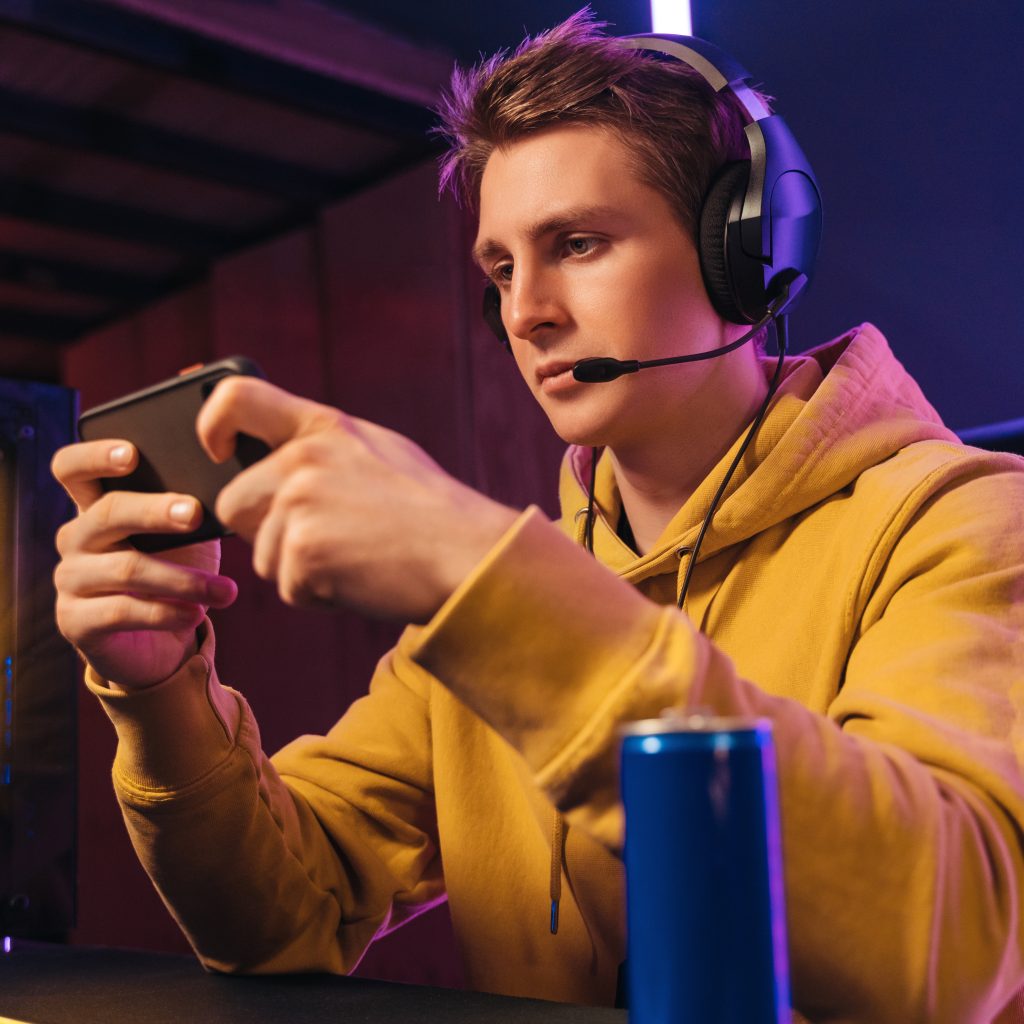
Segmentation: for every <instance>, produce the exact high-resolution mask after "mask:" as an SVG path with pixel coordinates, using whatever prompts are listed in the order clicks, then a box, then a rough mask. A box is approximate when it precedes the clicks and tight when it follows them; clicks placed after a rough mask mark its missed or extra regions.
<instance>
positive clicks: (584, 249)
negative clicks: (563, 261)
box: [565, 238, 595, 256]
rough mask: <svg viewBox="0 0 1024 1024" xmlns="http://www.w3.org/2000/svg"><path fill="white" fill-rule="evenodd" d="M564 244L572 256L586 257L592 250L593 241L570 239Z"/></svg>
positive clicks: (589, 239) (590, 239) (591, 239)
mask: <svg viewBox="0 0 1024 1024" xmlns="http://www.w3.org/2000/svg"><path fill="white" fill-rule="evenodd" d="M565 244H566V247H567V248H568V249H569V251H570V252H571V253H572V254H573V255H574V256H586V255H587V253H589V252H591V251H592V250H593V248H594V244H595V240H594V239H593V238H570V239H568V240H567V241H566V243H565Z"/></svg>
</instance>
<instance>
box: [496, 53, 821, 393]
mask: <svg viewBox="0 0 1024 1024" xmlns="http://www.w3.org/2000/svg"><path fill="white" fill-rule="evenodd" d="M616 41H617V42H618V43H619V44H620V45H621V46H624V47H626V48H628V49H634V50H650V51H652V52H654V53H656V54H660V55H663V56H665V57H670V58H673V59H675V60H679V61H682V63H684V64H686V65H688V66H689V67H691V68H693V70H694V71H696V72H697V74H699V75H700V76H701V77H702V78H703V79H704V80H705V81H706V82H707V83H708V84H709V85H710V86H711V87H712V88H713V89H714V90H715V92H721V91H722V90H723V89H729V90H730V91H731V92H732V94H733V96H735V97H736V99H737V101H738V102H739V105H740V107H741V109H742V110H743V111H744V112H745V113H746V115H747V117H748V118H749V121H748V123H747V125H746V126H745V128H744V133H745V134H746V137H747V143H748V145H749V147H750V159H749V160H740V161H736V162H733V163H728V164H726V165H725V166H724V167H722V169H721V170H720V171H719V172H718V174H717V176H716V177H715V179H714V180H713V182H712V184H711V187H710V189H709V190H708V194H707V196H706V197H705V199H704V203H703V206H702V208H701V214H700V230H699V233H698V250H699V255H700V267H701V274H702V276H703V278H704V286H705V288H706V289H707V293H708V296H709V298H710V299H711V303H712V305H713V306H714V308H715V310H716V311H717V312H718V313H719V315H720V316H722V317H723V318H724V319H725V320H728V321H729V322H730V323H735V324H753V325H755V330H753V331H751V332H749V334H747V335H744V337H743V338H742V339H740V341H739V342H737V343H735V344H736V345H738V344H740V343H742V342H744V341H747V340H749V338H750V337H752V336H753V335H754V334H756V333H758V331H759V330H760V329H761V327H763V326H764V325H765V324H767V323H768V322H769V321H770V320H774V319H775V318H776V317H778V316H780V315H782V314H783V313H788V312H789V311H790V310H792V309H793V308H794V306H795V305H796V301H797V299H798V297H799V295H800V294H801V293H802V291H803V290H804V288H805V287H806V285H807V283H808V281H809V280H810V278H811V275H812V272H813V270H814V263H815V259H816V257H817V254H818V243H819V240H820V237H821V197H820V194H819V191H818V183H817V181H816V179H815V177H814V172H813V171H812V170H811V167H810V165H809V164H808V162H807V158H806V157H805V156H804V154H803V151H802V150H801V149H800V146H799V144H798V143H797V141H796V139H795V138H794V137H793V134H792V132H790V130H789V127H788V126H787V125H786V123H785V121H783V120H782V118H781V117H779V115H778V114H771V113H769V112H768V111H767V110H766V109H765V107H764V105H763V104H762V102H761V100H760V99H759V98H758V96H757V95H756V93H754V92H753V91H752V89H751V88H750V86H749V82H750V79H751V77H752V76H751V75H750V73H749V72H748V71H746V70H745V69H744V68H743V67H742V66H741V65H740V64H739V63H737V62H736V61H735V60H733V58H732V57H730V56H729V55H728V54H726V53H724V52H723V51H722V50H719V49H718V48H717V47H716V46H713V45H712V44H711V43H707V42H705V41H704V40H703V39H696V38H693V37H692V36H669V35H639V36H624V37H622V38H620V39H618V40H616ZM666 130H671V129H670V127H668V128H667V129H666ZM483 315H484V320H485V321H486V323H487V325H488V327H490V329H491V331H493V333H494V334H495V336H496V337H497V338H498V340H499V341H501V342H502V344H504V345H505V346H506V347H508V334H507V332H506V331H505V326H504V324H503V323H502V320H501V294H500V292H499V291H498V288H497V286H496V285H495V284H493V283H490V284H488V285H487V286H486V287H485V288H484V301H483ZM733 347H734V346H727V349H728V350H729V351H731V350H732V348H733ZM727 349H717V350H715V352H714V353H698V354H697V355H698V357H704V358H707V357H710V356H712V355H719V354H720V355H725V353H726V350H727ZM693 358H694V357H693V356H692V355H691V356H689V357H680V358H678V359H672V360H659V361H658V365H664V364H665V363H668V362H684V361H689V360H690V359H693ZM584 362H586V363H590V362H591V361H590V360H585V361H584ZM593 362H594V363H595V364H596V363H597V362H614V361H606V360H600V361H598V360H594V361H593ZM578 365H579V364H578ZM624 365H625V364H624ZM639 368H643V365H642V364H637V365H635V366H634V365H632V364H630V365H628V366H625V368H618V369H617V370H616V369H606V368H603V367H601V368H598V369H599V370H600V371H603V372H598V373H597V374H594V373H591V374H590V375H589V376H587V377H583V376H581V375H579V374H578V375H577V379H582V380H589V381H591V382H597V381H600V380H611V379H614V377H616V376H618V375H619V374H620V373H623V372H627V373H628V372H632V371H633V370H635V369H639Z"/></svg>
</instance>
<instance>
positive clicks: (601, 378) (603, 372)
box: [572, 274, 807, 384]
mask: <svg viewBox="0 0 1024 1024" xmlns="http://www.w3.org/2000/svg"><path fill="white" fill-rule="evenodd" d="M806 283H807V278H806V277H804V275H803V274H798V275H796V276H795V277H791V278H788V279H786V280H784V281H781V282H780V285H781V294H780V295H779V296H778V297H777V298H776V299H775V300H774V301H773V302H772V303H771V305H769V307H768V312H767V313H765V315H764V316H763V317H762V318H761V319H760V320H758V322H757V323H756V324H754V326H753V327H751V328H750V330H749V331H747V333H746V334H744V335H743V337H741V338H737V339H736V340H735V341H732V342H730V343H729V344H728V345H726V346H724V347H723V348H713V349H711V350H710V351H709V352H692V353H691V354H690V355H688V356H670V357H669V358H668V359H612V358H611V357H606V356H597V357H595V358H592V359H580V360H579V361H578V362H576V363H574V364H573V367H572V375H573V377H575V378H576V380H578V381H580V382H581V383H583V384H603V383H604V382H605V381H609V380H615V379H616V378H618V377H621V376H622V375H623V374H625V373H636V372H637V370H646V369H648V368H649V367H651V366H673V365H674V364H675V363H697V362H700V361H701V360H704V359H717V358H718V357H719V356H724V355H728V354H729V353H730V352H734V351H735V350H736V349H738V348H739V347H740V346H741V345H745V344H746V343H747V342H748V341H750V339H751V338H753V337H754V335H755V334H757V333H759V332H760V331H761V330H763V329H764V327H765V326H767V325H768V324H769V323H771V321H772V320H774V319H775V318H776V317H777V316H778V315H779V314H780V313H781V312H782V310H783V309H785V308H786V306H787V305H789V303H790V301H791V300H792V299H794V298H795V297H796V294H797V292H799V291H801V290H802V289H803V286H804V285H805V284H806Z"/></svg>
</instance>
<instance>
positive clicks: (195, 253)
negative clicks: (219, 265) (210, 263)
mask: <svg viewBox="0 0 1024 1024" xmlns="http://www.w3.org/2000/svg"><path fill="white" fill-rule="evenodd" d="M0 215H4V216H8V217H16V218H18V219H19V220H25V221H30V222H33V223H38V224H49V225H52V226H54V227H59V228H70V229H71V230H74V231H86V232H88V233H90V234H95V235H102V236H103V237H105V238H116V239H119V240H121V241H125V242H138V243H141V244H143V245H150V246H156V247H157V248H160V249H169V250H171V251H173V252H179V253H181V254H182V255H184V256H189V257H197V258H212V257H214V256H217V255H219V254H220V253H222V252H224V251H225V250H226V249H229V248H230V247H231V246H233V245H234V244H236V242H237V240H238V237H239V232H237V231H231V230H229V229H227V228H218V227H215V226H213V225H210V224H205V223H201V222H199V221H193V220H188V219H187V218H184V217H179V216H174V217H169V216H167V215H165V214H161V213H154V212H153V211H151V210H142V209H139V208H138V207H137V206H128V205H125V204H122V203H111V202H106V201H103V200H98V199H92V198H89V197H88V196H82V195H78V194H76V193H72V192H63V191H59V190H57V189H53V188H50V187H49V186H45V185H39V184H36V183H35V182H30V181H25V180H23V179H20V178H11V177H2V176H0Z"/></svg>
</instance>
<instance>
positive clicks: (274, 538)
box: [252, 509, 286, 580]
mask: <svg viewBox="0 0 1024 1024" xmlns="http://www.w3.org/2000/svg"><path fill="white" fill-rule="evenodd" d="M285 518H286V517H285V516H284V514H283V513H282V512H281V510H279V509H278V510H276V511H275V510H271V513H270V515H268V516H267V517H266V519H264V520H263V522H262V523H261V524H260V527H259V530H258V531H257V533H256V535H255V540H254V541H253V548H252V567H253V571H254V572H255V573H256V575H257V576H259V577H260V579H263V580H276V579H277V573H278V566H279V565H280V564H281V544H282V542H283V541H284V527H285Z"/></svg>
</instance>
